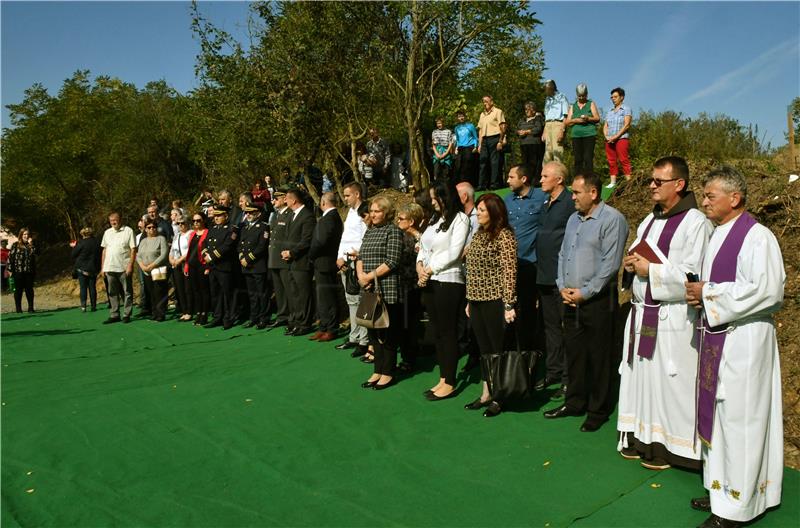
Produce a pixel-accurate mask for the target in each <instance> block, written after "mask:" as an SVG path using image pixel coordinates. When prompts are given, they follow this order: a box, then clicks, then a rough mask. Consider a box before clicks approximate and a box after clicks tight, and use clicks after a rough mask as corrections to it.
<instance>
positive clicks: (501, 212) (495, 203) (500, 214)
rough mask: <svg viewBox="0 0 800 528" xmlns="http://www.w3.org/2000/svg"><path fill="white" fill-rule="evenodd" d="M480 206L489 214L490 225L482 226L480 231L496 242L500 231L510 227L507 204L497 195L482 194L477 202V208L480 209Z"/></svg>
mask: <svg viewBox="0 0 800 528" xmlns="http://www.w3.org/2000/svg"><path fill="white" fill-rule="evenodd" d="M479 204H483V205H484V207H486V212H487V213H489V224H488V225H486V226H481V227H480V229H479V231H484V232H485V233H488V234H489V240H494V239H495V238H497V235H499V234H500V231H502V230H503V229H506V228H507V227H508V226H509V225H508V209H507V208H506V204H505V202H504V201H503V200H502V198H500V197H499V196H497V195H496V194H495V193H486V194H482V195H481V196H480V197H479V198H478V201H477V202H475V207H478V205H479Z"/></svg>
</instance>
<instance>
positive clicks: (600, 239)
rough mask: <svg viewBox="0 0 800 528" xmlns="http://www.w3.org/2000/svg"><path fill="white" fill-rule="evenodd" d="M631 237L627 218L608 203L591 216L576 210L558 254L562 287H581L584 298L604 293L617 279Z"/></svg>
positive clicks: (558, 280) (558, 281)
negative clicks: (626, 245) (603, 290)
mask: <svg viewBox="0 0 800 528" xmlns="http://www.w3.org/2000/svg"><path fill="white" fill-rule="evenodd" d="M627 237H628V222H626V221H625V217H624V216H622V213H620V212H619V211H617V210H616V209H614V208H613V207H611V206H610V205H606V204H605V202H600V203H599V204H598V205H597V207H596V208H595V210H594V211H592V213H591V214H589V215H585V216H584V215H581V214H580V213H579V212H575V213H573V214H572V216H570V217H569V220H567V228H566V231H565V232H564V241H563V242H562V243H561V251H559V253H558V277H557V278H556V286H558V289H559V290H561V289H564V288H579V289H580V291H581V295H582V296H583V298H584V300H586V299H591V298H592V297H594V296H595V295H597V294H598V293H600V291H601V290H602V289H603V288H605V287H607V286H608V285H609V284H610V283H611V282H613V281H614V280H616V278H617V273H618V272H619V267H620V265H621V264H622V254H623V252H624V251H625V240H626V239H627Z"/></svg>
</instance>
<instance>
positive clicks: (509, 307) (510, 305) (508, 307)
mask: <svg viewBox="0 0 800 528" xmlns="http://www.w3.org/2000/svg"><path fill="white" fill-rule="evenodd" d="M503 307H504V308H505V309H506V311H507V312H508V311H510V310H513V309H514V305H513V304H508V303H504V304H503Z"/></svg>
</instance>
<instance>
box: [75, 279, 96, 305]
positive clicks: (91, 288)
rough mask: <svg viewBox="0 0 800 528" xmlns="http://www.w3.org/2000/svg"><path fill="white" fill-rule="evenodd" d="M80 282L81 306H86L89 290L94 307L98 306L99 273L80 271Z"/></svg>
mask: <svg viewBox="0 0 800 528" xmlns="http://www.w3.org/2000/svg"><path fill="white" fill-rule="evenodd" d="M78 284H79V285H80V287H81V308H86V293H87V291H88V293H89V301H90V302H91V306H92V309H93V310H94V309H95V308H97V275H84V274H83V273H81V272H80V271H79V272H78Z"/></svg>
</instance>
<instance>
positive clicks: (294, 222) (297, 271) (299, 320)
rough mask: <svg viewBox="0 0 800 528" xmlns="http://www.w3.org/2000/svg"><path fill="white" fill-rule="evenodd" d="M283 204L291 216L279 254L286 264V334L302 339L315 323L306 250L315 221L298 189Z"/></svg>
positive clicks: (287, 195)
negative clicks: (287, 288) (287, 276)
mask: <svg viewBox="0 0 800 528" xmlns="http://www.w3.org/2000/svg"><path fill="white" fill-rule="evenodd" d="M286 205H288V206H289V209H290V210H291V214H292V219H291V221H290V222H289V228H288V229H287V231H286V241H285V242H284V243H283V250H282V251H281V258H282V259H283V260H284V261H285V262H288V263H289V323H288V324H287V326H288V328H287V329H286V335H292V336H301V335H306V334H308V333H309V332H311V325H312V324H313V322H314V319H313V318H314V315H313V313H314V312H313V310H312V296H311V279H312V274H311V273H312V269H311V262H310V260H309V258H308V250H309V249H310V248H311V237H312V235H313V233H314V226H315V225H316V224H317V219H316V218H315V217H314V213H313V212H312V211H311V209H310V208H309V207H306V206H305V193H304V192H303V191H301V190H299V189H292V190H290V191H289V192H287V193H286Z"/></svg>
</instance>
